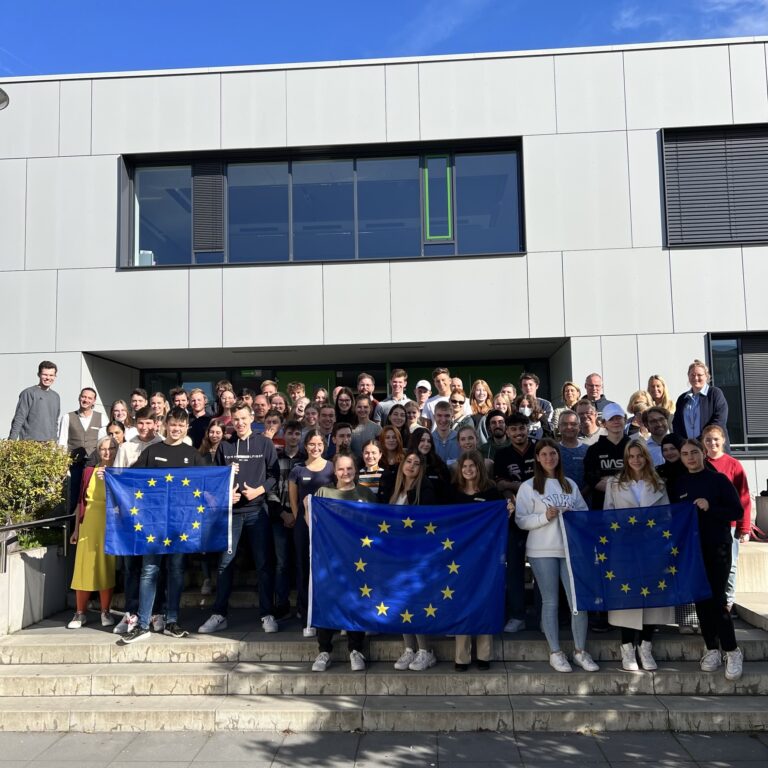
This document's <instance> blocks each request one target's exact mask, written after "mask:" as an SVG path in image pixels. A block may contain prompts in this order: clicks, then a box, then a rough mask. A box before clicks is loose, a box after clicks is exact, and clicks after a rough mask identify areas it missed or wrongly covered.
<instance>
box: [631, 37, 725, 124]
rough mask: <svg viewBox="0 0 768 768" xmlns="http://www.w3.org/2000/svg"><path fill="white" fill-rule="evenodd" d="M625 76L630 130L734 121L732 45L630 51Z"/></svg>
mask: <svg viewBox="0 0 768 768" xmlns="http://www.w3.org/2000/svg"><path fill="white" fill-rule="evenodd" d="M624 81H625V85H626V98H627V128H629V129H630V130H631V129H636V128H674V127H677V126H696V125H727V124H729V123H731V122H733V114H732V111H731V78H730V62H729V59H728V47H727V46H724V45H719V46H702V47H696V48H662V49H649V50H639V51H625V53H624Z"/></svg>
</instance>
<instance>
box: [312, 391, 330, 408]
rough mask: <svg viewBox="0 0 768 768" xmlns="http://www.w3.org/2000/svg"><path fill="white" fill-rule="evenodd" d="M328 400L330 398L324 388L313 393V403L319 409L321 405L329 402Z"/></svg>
mask: <svg viewBox="0 0 768 768" xmlns="http://www.w3.org/2000/svg"><path fill="white" fill-rule="evenodd" d="M330 399H331V398H330V395H329V394H328V390H327V389H326V388H325V387H318V389H317V391H316V392H315V399H314V400H313V402H314V403H315V405H316V406H317V407H318V408H319V407H320V406H321V405H325V404H326V403H327V402H329V401H330Z"/></svg>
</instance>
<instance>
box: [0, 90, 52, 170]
mask: <svg viewBox="0 0 768 768" xmlns="http://www.w3.org/2000/svg"><path fill="white" fill-rule="evenodd" d="M2 87H3V90H4V91H5V92H6V93H7V94H8V98H9V99H10V101H9V103H8V106H7V107H6V108H5V109H4V110H3V111H2V114H0V118H2V119H0V158H5V157H51V156H53V155H57V154H58V152H59V84H58V83H57V82H38V83H3V84H2Z"/></svg>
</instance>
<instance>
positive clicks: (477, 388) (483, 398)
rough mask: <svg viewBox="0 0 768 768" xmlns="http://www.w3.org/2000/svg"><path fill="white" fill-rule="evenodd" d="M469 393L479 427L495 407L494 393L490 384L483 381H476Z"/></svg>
mask: <svg viewBox="0 0 768 768" xmlns="http://www.w3.org/2000/svg"><path fill="white" fill-rule="evenodd" d="M469 392H470V395H469V405H470V407H471V408H472V417H473V419H474V422H475V425H477V424H479V423H480V421H481V420H482V418H483V417H484V416H485V414H486V413H488V411H490V410H491V408H492V407H493V392H491V388H490V386H489V385H488V382H487V381H484V380H483V379H477V381H474V382H473V383H472V387H471V388H470V390H469Z"/></svg>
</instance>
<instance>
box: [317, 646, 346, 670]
mask: <svg viewBox="0 0 768 768" xmlns="http://www.w3.org/2000/svg"><path fill="white" fill-rule="evenodd" d="M350 661H351V659H350ZM330 666H331V654H330V653H328V652H327V651H323V652H322V653H318V654H317V658H316V659H315V661H314V663H313V664H312V671H313V672H325V670H326V669H328V667H330Z"/></svg>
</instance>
